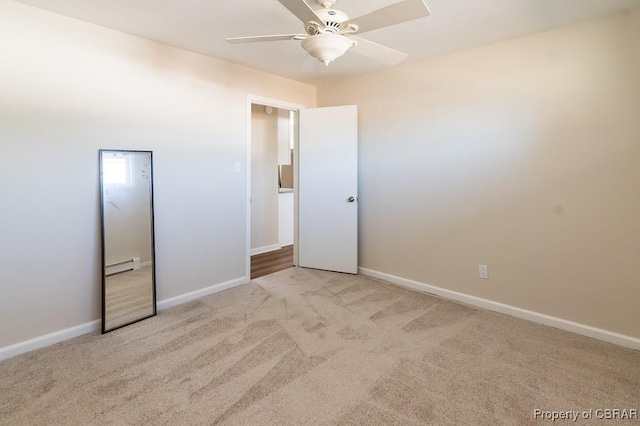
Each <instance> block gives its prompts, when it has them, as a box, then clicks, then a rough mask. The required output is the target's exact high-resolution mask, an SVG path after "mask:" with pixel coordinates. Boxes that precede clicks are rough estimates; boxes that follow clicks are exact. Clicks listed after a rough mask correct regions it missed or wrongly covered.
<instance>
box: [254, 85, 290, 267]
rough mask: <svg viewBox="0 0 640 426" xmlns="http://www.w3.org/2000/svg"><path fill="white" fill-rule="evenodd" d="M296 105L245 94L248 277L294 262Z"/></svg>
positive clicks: (287, 265) (288, 265)
mask: <svg viewBox="0 0 640 426" xmlns="http://www.w3.org/2000/svg"><path fill="white" fill-rule="evenodd" d="M300 108H301V106H300V105H294V104H288V103H285V102H280V101H276V100H272V99H266V98H261V97H252V96H250V97H249V99H248V109H249V110H248V114H249V117H250V120H247V121H248V128H247V134H248V137H247V247H248V250H247V251H248V253H247V271H246V273H247V276H248V277H250V279H254V278H257V277H259V276H263V275H267V274H271V273H273V272H277V271H280V270H283V269H287V268H290V267H292V266H293V265H294V264H295V261H294V258H295V255H296V250H295V235H296V231H295V227H296V202H295V200H296V197H297V191H296V187H295V181H296V177H295V176H296V173H297V170H296V165H295V162H296V141H295V134H296V126H297V123H296V122H297V114H298V110H299V109H300Z"/></svg>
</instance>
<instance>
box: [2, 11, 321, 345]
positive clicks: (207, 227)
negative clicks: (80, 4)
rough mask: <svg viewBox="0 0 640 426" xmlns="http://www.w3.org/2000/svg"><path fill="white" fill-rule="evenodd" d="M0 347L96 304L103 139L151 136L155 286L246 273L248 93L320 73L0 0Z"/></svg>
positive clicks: (114, 144) (175, 291)
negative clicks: (215, 54) (196, 49)
mask: <svg viewBox="0 0 640 426" xmlns="http://www.w3.org/2000/svg"><path fill="white" fill-rule="evenodd" d="M0 58H1V59H0V63H1V65H0V93H1V96H0V143H1V146H2V154H1V155H2V160H3V161H2V167H0V199H1V201H0V240H1V243H0V348H2V347H5V346H7V345H11V344H14V343H17V342H21V341H24V340H27V339H31V338H34V337H37V336H42V335H45V334H47V333H51V332H55V331H58V330H62V329H65V328H68V327H73V326H76V325H79V324H83V323H86V322H89V321H92V320H96V319H98V318H99V317H100V266H99V265H100V248H99V247H100V231H99V229H100V228H99V212H98V206H99V189H98V149H99V148H112V149H140V150H152V151H153V155H154V157H153V158H154V179H155V181H154V191H155V219H156V222H155V225H156V260H157V279H158V300H160V301H162V300H165V299H168V298H171V297H174V296H178V295H182V294H185V293H188V292H192V291H196V290H199V289H202V288H205V287H208V286H211V285H214V284H218V283H223V282H226V281H229V280H234V279H238V278H242V277H243V276H244V275H245V256H246V250H247V248H246V223H245V195H246V193H245V186H246V181H245V180H246V177H245V170H244V166H243V167H242V170H241V172H240V173H235V172H234V163H235V162H240V163H241V164H242V165H244V164H245V155H246V146H247V144H246V129H247V120H249V119H250V118H249V117H247V95H248V94H254V95H259V96H263V97H269V98H274V99H279V100H282V101H286V102H291V103H297V104H306V105H309V106H313V105H314V104H315V101H316V89H315V88H314V87H312V86H308V85H304V84H301V83H297V82H293V81H290V80H286V79H283V78H280V77H276V76H273V75H269V74H265V73H261V72H257V71H253V70H250V69H247V68H243V67H239V66H236V65H233V64H230V63H226V62H222V61H219V60H216V59H212V58H208V57H205V56H202V55H197V54H194V53H190V52H186V51H182V50H179V49H175V48H171V47H168V46H166V45H161V44H158V43H154V42H151V41H148V40H144V39H140V38H137V37H133V36H129V35H126V34H123V33H119V32H116V31H111V30H108V29H105V28H101V27H98V26H95V25H91V24H88V23H84V22H81V21H78V20H74V19H70V18H66V17H62V16H59V15H55V14H52V13H50V12H46V11H42V10H39V9H35V8H31V7H29V6H25V5H22V4H18V3H15V2H12V1H6V0H2V1H0Z"/></svg>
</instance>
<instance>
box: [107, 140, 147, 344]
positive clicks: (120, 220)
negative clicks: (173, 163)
mask: <svg viewBox="0 0 640 426" xmlns="http://www.w3.org/2000/svg"><path fill="white" fill-rule="evenodd" d="M100 205H101V219H102V332H103V333H106V332H108V331H112V330H115V329H117V328H120V327H123V326H125V325H128V324H131V323H134V322H136V321H140V320H143V319H145V318H149V317H151V316H153V315H155V314H156V291H155V251H154V230H153V169H152V153H151V151H121V150H120V151H117V150H106V149H102V150H100Z"/></svg>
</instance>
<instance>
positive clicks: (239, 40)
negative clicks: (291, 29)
mask: <svg viewBox="0 0 640 426" xmlns="http://www.w3.org/2000/svg"><path fill="white" fill-rule="evenodd" d="M305 38H307V35H306V34H280V35H263V36H250V37H231V38H227V39H226V40H227V41H228V42H229V43H233V44H242V43H258V42H261V41H281V40H304V39H305Z"/></svg>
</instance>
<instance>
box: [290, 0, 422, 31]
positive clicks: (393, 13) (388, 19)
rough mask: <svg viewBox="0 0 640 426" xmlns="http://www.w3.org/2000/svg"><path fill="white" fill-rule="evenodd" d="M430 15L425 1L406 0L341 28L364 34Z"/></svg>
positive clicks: (351, 20) (346, 23)
mask: <svg viewBox="0 0 640 426" xmlns="http://www.w3.org/2000/svg"><path fill="white" fill-rule="evenodd" d="M281 3H282V1H281ZM429 15H431V11H430V10H429V8H428V7H427V5H426V4H425V2H424V0H404V1H401V2H399V3H395V4H392V5H390V6H387V7H383V8H381V9H377V10H374V11H373V12H371V13H368V14H366V15H362V16H360V17H359V18H354V19H350V20H348V21H346V22H343V23H342V24H341V28H343V29H344V28H347V27H348V26H349V25H352V24H355V25H357V26H358V34H362V33H364V32H367V31H373V30H377V29H379V28H384V27H389V26H391V25H396V24H401V23H403V22H407V21H413V20H414V19H418V18H424V17H426V16H429Z"/></svg>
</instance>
